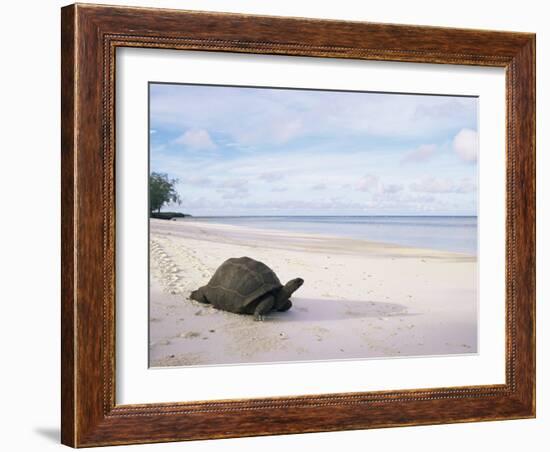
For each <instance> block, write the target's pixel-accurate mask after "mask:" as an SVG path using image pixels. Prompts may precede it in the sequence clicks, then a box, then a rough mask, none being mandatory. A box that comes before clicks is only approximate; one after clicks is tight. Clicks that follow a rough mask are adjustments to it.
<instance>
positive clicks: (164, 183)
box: [149, 172, 181, 212]
mask: <svg viewBox="0 0 550 452" xmlns="http://www.w3.org/2000/svg"><path fill="white" fill-rule="evenodd" d="M177 183H178V180H177V179H170V178H169V177H168V174H163V173H155V172H153V173H151V175H150V176H149V210H150V211H151V212H154V211H155V210H156V211H157V212H160V209H161V207H162V206H164V205H165V204H168V203H169V202H174V203H177V204H181V199H180V196H179V194H178V192H177V191H176V188H175V186H176V184H177Z"/></svg>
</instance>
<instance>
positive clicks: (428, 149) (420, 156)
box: [401, 144, 437, 163]
mask: <svg viewBox="0 0 550 452" xmlns="http://www.w3.org/2000/svg"><path fill="white" fill-rule="evenodd" d="M436 150H437V146H436V145H435V144H423V145H421V146H419V147H418V148H416V149H414V150H412V151H410V152H408V153H407V154H405V156H404V157H403V159H402V160H401V163H420V162H426V161H428V160H430V159H431V158H432V157H433V156H434V154H435V152H436Z"/></svg>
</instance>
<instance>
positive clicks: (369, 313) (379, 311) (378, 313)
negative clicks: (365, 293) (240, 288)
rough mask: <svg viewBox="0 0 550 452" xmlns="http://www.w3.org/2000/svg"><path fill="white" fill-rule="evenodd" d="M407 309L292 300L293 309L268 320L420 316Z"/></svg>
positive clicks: (390, 305)
mask: <svg viewBox="0 0 550 452" xmlns="http://www.w3.org/2000/svg"><path fill="white" fill-rule="evenodd" d="M407 309H408V308H407V307H406V306H403V305H401V304H397V303H385V302H380V301H369V300H366V301H354V300H330V299H319V298H299V297H296V298H294V297H293V298H292V308H291V309H290V310H288V311H286V312H272V313H270V314H269V316H268V319H270V320H272V321H274V322H304V321H307V322H311V321H316V322H317V321H319V322H322V321H332V320H350V319H359V318H378V317H405V316H414V315H418V314H411V313H409V312H407Z"/></svg>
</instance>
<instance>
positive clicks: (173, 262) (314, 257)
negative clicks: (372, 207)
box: [149, 220, 477, 367]
mask: <svg viewBox="0 0 550 452" xmlns="http://www.w3.org/2000/svg"><path fill="white" fill-rule="evenodd" d="M240 256H249V257H252V258H254V259H257V260H260V261H262V262H264V263H266V264H267V265H269V266H270V267H271V268H272V269H273V270H274V271H275V272H276V273H277V275H278V276H279V278H280V280H281V281H282V282H283V284H284V283H285V282H286V281H288V280H290V279H292V278H296V277H301V278H303V279H304V280H305V283H304V285H303V286H302V287H301V288H300V289H299V290H298V291H297V292H296V293H295V294H294V297H293V298H292V302H293V307H292V308H291V309H290V310H289V311H287V312H282V313H272V314H270V315H268V316H267V317H266V320H265V321H263V322H256V321H254V320H253V318H252V316H244V315H237V314H232V313H227V312H223V311H218V310H216V309H214V308H212V307H210V306H208V305H204V304H201V303H198V302H195V301H192V300H189V298H188V297H189V293H190V292H191V291H192V290H194V289H196V288H198V287H199V286H202V285H204V284H206V283H207V282H208V280H209V279H210V277H211V275H212V274H213V272H214V271H215V270H216V268H217V267H218V266H219V265H220V264H221V263H222V262H223V261H224V260H226V259H227V258H229V257H240ZM150 265H151V269H150V291H151V292H150V313H149V315H150V334H149V340H150V354H149V356H150V366H151V367H164V366H188V365H193V366H197V365H215V364H239V363H262V362H293V361H311V360H333V359H361V358H383V357H400V356H425V355H446V354H465V353H476V352H477V299H476V293H477V287H476V286H477V259H476V257H475V256H469V255H466V254H459V253H451V252H443V251H435V250H427V249H416V248H407V247H402V246H396V245H391V244H384V243H378V242H369V241H365V240H357V239H351V238H349V239H347V238H339V237H333V236H328V235H315V234H305V233H289V232H283V231H274V230H264V229H252V228H247V227H240V226H232V225H223V224H212V223H207V222H199V221H195V220H190V221H186V220H183V221H165V220H151V221H150Z"/></svg>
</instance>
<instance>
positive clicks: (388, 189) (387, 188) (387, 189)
mask: <svg viewBox="0 0 550 452" xmlns="http://www.w3.org/2000/svg"><path fill="white" fill-rule="evenodd" d="M402 190H403V185H401V184H388V185H384V186H383V187H382V192H383V193H387V194H390V195H393V194H395V193H399V192H400V191H402Z"/></svg>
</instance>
